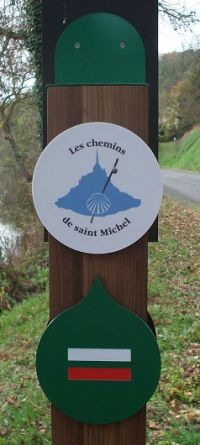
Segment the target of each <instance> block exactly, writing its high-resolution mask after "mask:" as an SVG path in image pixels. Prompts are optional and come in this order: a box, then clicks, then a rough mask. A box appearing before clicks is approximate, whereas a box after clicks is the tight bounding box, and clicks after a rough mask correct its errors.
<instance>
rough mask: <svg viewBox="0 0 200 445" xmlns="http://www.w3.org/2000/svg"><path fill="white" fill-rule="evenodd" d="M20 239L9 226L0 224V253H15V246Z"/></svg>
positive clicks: (17, 233)
mask: <svg viewBox="0 0 200 445" xmlns="http://www.w3.org/2000/svg"><path fill="white" fill-rule="evenodd" d="M19 239H20V234H19V232H18V231H17V230H15V229H14V228H13V227H12V226H11V225H9V224H2V223H0V253H1V254H4V255H5V254H6V251H7V250H8V249H9V250H15V251H17V245H18V242H19Z"/></svg>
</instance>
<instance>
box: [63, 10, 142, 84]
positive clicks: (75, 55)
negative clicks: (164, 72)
mask: <svg viewBox="0 0 200 445" xmlns="http://www.w3.org/2000/svg"><path fill="white" fill-rule="evenodd" d="M145 82H146V57H145V49H144V44H143V41H142V39H141V37H140V35H139V33H138V32H137V30H136V29H135V28H134V27H133V26H132V25H131V24H130V23H129V22H127V21H126V20H124V19H122V18H121V17H119V16H117V15H114V14H108V13H93V14H88V15H85V16H82V17H80V18H78V19H77V20H75V21H74V22H72V23H71V24H70V25H69V26H67V27H66V29H65V31H64V32H63V33H62V34H61V37H60V38H59V40H58V43H57V46H56V51H55V84H57V85H81V84H83V85H92V84H144V83H145Z"/></svg>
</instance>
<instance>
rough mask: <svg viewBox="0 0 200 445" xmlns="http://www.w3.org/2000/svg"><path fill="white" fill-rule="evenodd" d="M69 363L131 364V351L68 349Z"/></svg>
mask: <svg viewBox="0 0 200 445" xmlns="http://www.w3.org/2000/svg"><path fill="white" fill-rule="evenodd" d="M67 352H68V360H69V361H80V362H81V361H88V362H95V361H98V362H130V361H131V349H108V348H68V350H67Z"/></svg>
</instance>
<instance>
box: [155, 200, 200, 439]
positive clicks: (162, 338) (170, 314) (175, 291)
mask: <svg viewBox="0 0 200 445" xmlns="http://www.w3.org/2000/svg"><path fill="white" fill-rule="evenodd" d="M199 210H200V209H199ZM199 210H197V209H196V210H194V209H190V208H188V207H187V208H185V207H183V205H182V204H180V203H177V202H175V201H174V200H172V199H170V198H168V197H165V200H164V203H163V206H162V209H161V213H160V242H159V243H158V244H151V245H150V249H149V250H150V252H149V311H150V313H151V315H152V317H153V320H154V322H155V325H156V330H157V337H158V343H159V346H160V350H161V357H162V374H161V380H160V384H159V387H158V390H157V392H156V394H155V395H154V396H153V398H152V399H151V402H150V403H149V404H148V416H147V419H148V444H149V445H154V444H156V445H177V444H179V445H199V443H200V406H199V405H198V404H199V400H200V385H199V383H200V363H199V362H198V359H199V353H200V345H199V340H200V324H199V315H200V307H199V303H200V298H199V297H200V281H199V277H200V255H199V252H200V230H199V229H200V211H199Z"/></svg>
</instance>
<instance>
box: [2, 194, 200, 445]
mask: <svg viewBox="0 0 200 445" xmlns="http://www.w3.org/2000/svg"><path fill="white" fill-rule="evenodd" d="M199 217H200V212H199V211H194V210H191V209H189V208H187V209H185V208H184V207H182V206H181V205H180V204H177V203H175V202H174V201H173V200H171V199H168V198H166V199H165V200H164V203H163V206H162V211H161V218H160V242H159V243H158V244H153V245H151V246H150V258H149V310H150V312H151V315H152V316H153V319H154V321H155V324H156V327H157V335H158V342H159V345H160V349H161V354H162V377H161V381H160V384H159V388H158V390H157V392H156V394H155V395H154V396H153V398H152V400H151V402H150V403H149V404H148V442H147V443H148V445H199V425H200V410H198V407H197V401H198V398H199V397H198V388H199V386H198V371H199V369H198V365H197V356H198V352H199V346H198V325H197V319H198V315H199V308H198V299H199V296H200V286H199V272H200V258H199V251H200V234H199V232H198V230H197V227H199ZM47 306H48V302H47V295H46V294H42V295H38V296H37V297H34V298H30V299H29V300H27V301H24V302H23V303H21V304H19V305H18V306H15V307H14V308H13V309H12V310H11V311H10V312H4V314H3V315H1V317H0V329H1V339H2V342H1V344H2V346H1V352H0V354H1V360H2V366H1V371H0V378H1V407H2V409H1V418H0V445H50V444H51V441H50V413H49V405H48V402H47V401H46V399H45V397H44V396H43V394H42V391H41V390H40V388H39V385H38V382H37V379H36V375H35V370H34V368H35V351H36V347H37V344H38V341H39V338H40V336H41V333H42V331H43V328H44V327H45V326H46V323H47V320H48V307H47Z"/></svg>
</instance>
